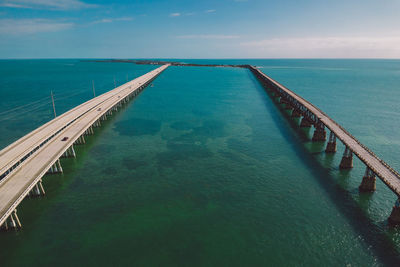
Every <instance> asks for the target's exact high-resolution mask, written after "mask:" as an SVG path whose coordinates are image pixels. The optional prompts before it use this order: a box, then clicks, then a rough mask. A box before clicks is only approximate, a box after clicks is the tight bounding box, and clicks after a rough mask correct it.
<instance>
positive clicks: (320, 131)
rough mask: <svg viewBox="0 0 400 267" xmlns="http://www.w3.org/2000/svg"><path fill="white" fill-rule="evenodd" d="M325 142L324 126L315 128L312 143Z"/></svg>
mask: <svg viewBox="0 0 400 267" xmlns="http://www.w3.org/2000/svg"><path fill="white" fill-rule="evenodd" d="M325 140H326V131H325V126H324V125H323V124H319V125H317V127H316V128H315V131H314V134H313V137H312V141H313V142H320V141H325Z"/></svg>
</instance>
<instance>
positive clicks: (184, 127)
mask: <svg viewBox="0 0 400 267" xmlns="http://www.w3.org/2000/svg"><path fill="white" fill-rule="evenodd" d="M171 128H172V129H175V130H179V131H188V130H190V129H192V128H193V125H192V124H191V123H188V122H186V121H177V122H174V123H172V124H171Z"/></svg>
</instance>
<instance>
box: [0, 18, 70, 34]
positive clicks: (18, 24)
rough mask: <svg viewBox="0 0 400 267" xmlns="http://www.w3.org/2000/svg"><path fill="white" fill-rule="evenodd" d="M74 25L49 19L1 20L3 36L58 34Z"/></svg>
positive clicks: (0, 30)
mask: <svg viewBox="0 0 400 267" xmlns="http://www.w3.org/2000/svg"><path fill="white" fill-rule="evenodd" d="M73 26H74V24H73V23H69V22H64V21H59V20H49V19H0V34H1V35H20V34H34V33H38V32H56V31H61V30H66V29H69V28H71V27H73Z"/></svg>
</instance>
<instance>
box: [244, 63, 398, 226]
mask: <svg viewBox="0 0 400 267" xmlns="http://www.w3.org/2000/svg"><path fill="white" fill-rule="evenodd" d="M248 68H249V69H250V71H251V72H252V73H253V74H254V75H255V76H256V78H257V79H258V80H259V81H260V82H261V84H262V85H263V86H264V88H266V89H269V90H271V93H272V94H273V96H274V97H275V98H277V99H278V100H279V102H280V103H282V104H284V105H285V109H287V110H292V114H291V116H292V117H302V120H301V123H300V127H311V126H314V128H315V131H314V134H313V137H312V141H313V142H322V141H326V130H325V128H328V129H329V130H330V134H329V140H328V143H327V146H326V149H325V152H326V153H334V152H336V139H339V140H340V141H341V142H342V143H343V144H344V145H345V146H346V148H345V151H344V154H343V157H342V160H341V162H340V165H339V167H340V168H341V169H349V168H352V167H353V154H355V155H356V156H357V157H358V158H359V159H360V160H361V161H362V162H363V163H364V164H365V165H366V170H365V175H364V177H363V179H362V182H361V184H360V186H359V190H360V191H361V192H372V191H375V189H376V185H375V181H376V178H375V177H376V176H378V177H379V178H380V179H381V180H382V181H383V183H385V184H386V185H387V187H389V188H390V189H391V190H392V191H393V192H394V193H395V194H396V195H397V197H398V200H397V201H396V203H395V205H394V206H393V209H392V212H391V214H390V216H389V222H390V223H393V224H400V174H399V173H398V172H397V171H395V170H394V169H393V168H392V167H390V166H389V165H388V164H387V163H386V162H384V161H383V160H382V159H380V158H379V157H378V156H377V155H375V153H374V152H372V151H371V150H370V149H368V148H367V147H366V146H365V145H363V144H362V143H361V142H360V141H358V140H357V139H356V138H355V137H354V136H353V135H351V134H350V133H349V132H347V131H346V130H345V129H344V128H343V127H342V126H341V125H340V124H338V123H337V122H336V121H334V120H333V119H331V118H330V117H329V116H328V115H326V114H325V113H324V112H323V111H322V110H320V109H319V108H317V107H316V106H314V105H313V104H311V103H310V102H308V101H307V100H305V99H304V98H302V97H301V96H299V95H297V94H296V93H294V92H293V91H291V90H289V89H288V88H286V87H285V86H283V85H282V84H280V83H279V82H277V81H275V80H273V79H272V78H270V77H269V76H267V75H265V74H264V73H263V72H262V71H260V70H259V69H258V68H256V67H254V66H248Z"/></svg>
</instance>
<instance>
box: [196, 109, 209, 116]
mask: <svg viewBox="0 0 400 267" xmlns="http://www.w3.org/2000/svg"><path fill="white" fill-rule="evenodd" d="M192 113H193V114H194V115H196V116H199V117H207V116H210V115H211V114H212V113H211V112H210V111H205V110H202V109H192Z"/></svg>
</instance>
